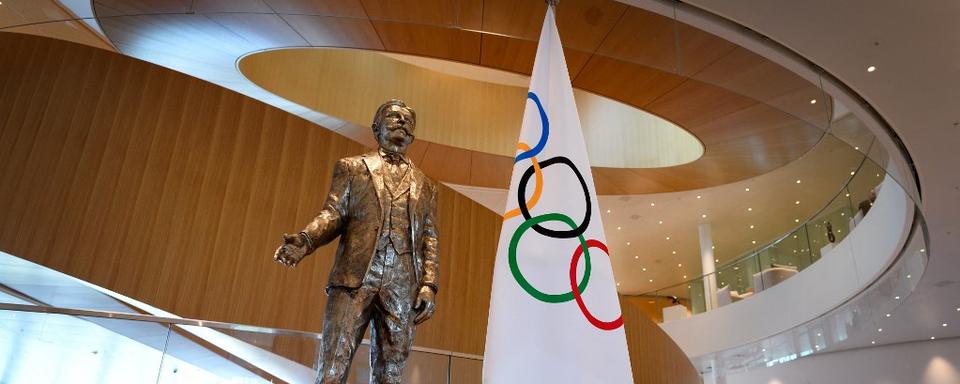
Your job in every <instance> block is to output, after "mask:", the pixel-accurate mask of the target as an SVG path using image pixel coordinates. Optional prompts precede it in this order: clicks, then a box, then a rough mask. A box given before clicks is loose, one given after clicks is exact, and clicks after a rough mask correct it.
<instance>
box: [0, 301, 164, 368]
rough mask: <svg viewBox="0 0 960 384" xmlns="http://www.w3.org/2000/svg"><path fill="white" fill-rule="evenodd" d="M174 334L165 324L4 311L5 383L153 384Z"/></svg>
mask: <svg viewBox="0 0 960 384" xmlns="http://www.w3.org/2000/svg"><path fill="white" fill-rule="evenodd" d="M168 334H169V329H168V327H167V325H163V324H155V323H149V322H142V321H131V320H119V319H107V318H83V317H76V316H69V315H60V314H46V313H29V312H17V311H8V310H0V356H3V358H0V373H2V377H0V382H3V383H152V382H155V381H156V380H157V372H158V371H159V369H160V363H161V359H162V358H163V351H164V347H165V345H166V341H167V336H168Z"/></svg>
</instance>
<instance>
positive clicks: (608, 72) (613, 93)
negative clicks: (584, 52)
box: [573, 55, 685, 127]
mask: <svg viewBox="0 0 960 384" xmlns="http://www.w3.org/2000/svg"><path fill="white" fill-rule="evenodd" d="M684 81H685V79H684V78H683V77H680V76H677V75H674V74H671V73H668V72H664V71H661V70H657V69H653V68H650V67H647V66H643V65H639V64H634V63H631V62H628V61H623V60H617V59H613V58H609V57H605V56H600V55H594V56H593V57H591V58H590V61H588V62H587V64H586V66H584V67H583V70H581V71H580V74H579V75H578V76H577V77H576V80H574V83H573V85H574V86H575V87H577V88H582V89H585V90H588V91H591V92H596V93H599V94H601V95H604V96H607V97H610V98H613V99H616V100H621V101H623V102H624V103H627V104H630V105H634V106H641V107H642V106H646V105H648V104H650V102H652V101H654V100H656V99H657V98H659V97H661V96H662V95H663V94H665V93H666V92H668V91H670V90H672V89H674V88H676V87H677V86H679V85H680V84H682V83H683V82H684ZM647 111H648V112H652V113H654V114H657V112H656V111H653V110H650V109H647ZM661 117H663V116H662V115H661ZM667 120H670V119H667ZM681 127H682V125H681Z"/></svg>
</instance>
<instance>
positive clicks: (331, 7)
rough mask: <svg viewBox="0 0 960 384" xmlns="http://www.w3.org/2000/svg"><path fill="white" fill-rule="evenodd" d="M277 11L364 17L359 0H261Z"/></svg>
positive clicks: (296, 13)
mask: <svg viewBox="0 0 960 384" xmlns="http://www.w3.org/2000/svg"><path fill="white" fill-rule="evenodd" d="M263 1H264V2H265V3H267V5H269V6H270V8H272V9H273V10H274V11H276V12H277V13H282V14H295V15H304V14H306V15H321V16H341V17H350V18H366V17H367V15H366V13H364V12H363V4H361V3H360V0H263Z"/></svg>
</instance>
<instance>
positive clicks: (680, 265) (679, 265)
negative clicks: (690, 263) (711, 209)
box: [677, 263, 947, 327]
mask: <svg viewBox="0 0 960 384" xmlns="http://www.w3.org/2000/svg"><path fill="white" fill-rule="evenodd" d="M677 268H683V264H682V263H681V264H677ZM943 326H944V327H946V326H947V325H946V324H944V325H943Z"/></svg>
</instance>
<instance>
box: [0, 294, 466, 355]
mask: <svg viewBox="0 0 960 384" xmlns="http://www.w3.org/2000/svg"><path fill="white" fill-rule="evenodd" d="M0 310H7V311H16V312H30V313H47V314H57V315H67V316H80V317H96V318H103V319H117V320H131V321H143V322H149V323H158V324H167V325H180V326H195V327H204V328H219V329H227V330H232V331H243V332H255V333H265V334H272V335H280V336H294V337H303V338H308V339H316V340H320V339H321V335H320V334H319V333H315V332H306V331H297V330H292V329H283V328H268V327H261V326H256V325H246V324H235V323H226V322H221V321H209V320H198V319H188V318H182V317H165V316H153V315H144V314H139V313H124V312H112V311H97V310H90V309H79V308H64V307H51V306H43V305H29V304H15V303H0ZM363 344H365V345H369V344H370V341H369V340H367V339H364V340H363ZM412 349H413V351H416V352H422V353H429V354H433V355H442V356H450V357H456V358H461V359H469V360H483V356H481V355H472V354H469V353H460V352H454V351H447V350H443V349H436V348H426V347H418V346H413V348H412Z"/></svg>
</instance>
